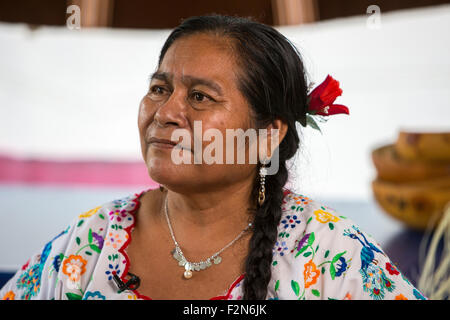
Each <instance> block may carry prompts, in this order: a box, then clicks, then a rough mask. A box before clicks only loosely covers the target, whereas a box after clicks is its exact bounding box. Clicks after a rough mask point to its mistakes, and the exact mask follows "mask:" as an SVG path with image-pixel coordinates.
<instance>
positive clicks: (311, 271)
mask: <svg viewBox="0 0 450 320" xmlns="http://www.w3.org/2000/svg"><path fill="white" fill-rule="evenodd" d="M304 267H305V270H304V271H303V278H304V279H305V288H309V287H310V286H311V285H313V284H315V283H316V282H317V278H319V275H320V270H319V269H317V267H316V264H315V263H314V262H313V261H312V260H309V261H308V262H307V263H306V264H305V266H304Z"/></svg>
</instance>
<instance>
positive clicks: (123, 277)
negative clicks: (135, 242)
mask: <svg viewBox="0 0 450 320" xmlns="http://www.w3.org/2000/svg"><path fill="white" fill-rule="evenodd" d="M151 190H154V189H153V188H150V189H147V190H144V191H141V192H140V193H136V194H135V196H134V198H132V199H131V201H132V202H133V203H134V206H133V209H132V210H131V211H128V213H129V214H130V215H131V216H132V218H133V221H132V223H131V225H130V226H128V227H127V228H125V231H126V232H127V235H128V237H127V240H126V241H125V242H124V243H123V245H122V246H121V247H120V248H119V252H120V254H122V256H123V257H124V258H125V269H124V272H123V273H122V275H121V276H120V279H121V280H122V281H123V282H126V281H127V280H126V278H127V276H128V270H129V268H130V264H131V262H130V259H129V257H128V254H127V252H126V249H127V247H128V245H129V244H130V242H131V233H132V232H133V229H134V227H135V222H136V214H137V211H138V210H139V207H140V205H141V201H140V198H141V196H142V195H144V194H145V193H146V192H148V191H151ZM244 276H245V274H241V275H240V276H239V277H238V278H237V279H236V280H234V281H233V283H232V284H231V285H230V287H229V288H228V290H227V292H226V294H225V295H219V296H215V297H212V298H210V299H209V300H228V299H230V297H231V292H232V291H233V289H234V288H235V287H236V286H238V285H239V284H240V283H241V282H243V279H244ZM131 291H132V292H133V293H134V294H135V295H136V296H137V298H138V299H143V300H152V298H151V297H148V296H146V295H143V294H141V293H140V292H139V290H138V289H133V290H131Z"/></svg>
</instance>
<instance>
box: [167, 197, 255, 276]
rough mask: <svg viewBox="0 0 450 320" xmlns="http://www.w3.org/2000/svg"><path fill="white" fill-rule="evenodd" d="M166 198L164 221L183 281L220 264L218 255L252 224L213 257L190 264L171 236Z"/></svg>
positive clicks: (247, 227) (240, 235)
mask: <svg viewBox="0 0 450 320" xmlns="http://www.w3.org/2000/svg"><path fill="white" fill-rule="evenodd" d="M167 198H168V197H167V196H166V199H165V203H164V212H165V215H166V220H167V225H168V226H169V230H170V235H171V236H172V240H173V243H174V244H175V249H173V250H172V251H171V253H172V256H173V258H174V259H175V260H177V261H178V265H179V266H180V267H184V270H185V271H184V274H183V276H184V278H185V279H190V278H192V275H193V273H192V271H193V270H195V271H202V270H205V269H207V268H209V267H211V266H212V265H213V264H219V263H221V262H222V258H221V257H220V254H221V253H222V252H223V251H224V250H225V249H227V248H228V247H230V246H231V245H232V244H233V243H235V242H236V241H237V240H239V238H241V237H242V236H243V235H244V233H245V232H246V231H247V230H248V229H249V228H250V227H251V226H252V223H251V222H250V223H249V224H248V225H247V226H246V227H245V228H244V230H242V231H241V233H239V234H238V236H237V237H236V238H234V239H233V241H231V242H230V243H228V244H227V245H226V246H225V247H223V248H222V249H220V250H219V251H217V252H216V253H214V254H213V255H211V256H210V257H209V258H207V259H205V260H201V261H198V262H190V261H188V260H187V259H186V257H185V256H184V254H183V251H182V250H181V248H180V246H179V245H178V242H177V240H176V239H175V235H174V234H173V230H172V225H171V223H170V219H169V208H168V200H167Z"/></svg>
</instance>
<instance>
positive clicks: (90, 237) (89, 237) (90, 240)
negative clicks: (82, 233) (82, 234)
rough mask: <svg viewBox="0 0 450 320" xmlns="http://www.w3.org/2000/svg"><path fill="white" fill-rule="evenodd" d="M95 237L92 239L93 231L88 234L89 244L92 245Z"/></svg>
mask: <svg viewBox="0 0 450 320" xmlns="http://www.w3.org/2000/svg"><path fill="white" fill-rule="evenodd" d="M92 240H93V237H92V229H89V234H88V242H89V243H92Z"/></svg>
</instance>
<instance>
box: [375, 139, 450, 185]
mask: <svg viewBox="0 0 450 320" xmlns="http://www.w3.org/2000/svg"><path fill="white" fill-rule="evenodd" d="M372 161H373V163H374V165H375V168H376V170H377V178H378V179H381V180H385V181H390V182H414V181H420V180H427V179H431V178H438V177H445V176H448V177H449V178H450V161H449V162H438V163H429V162H424V161H418V160H404V159H403V158H400V156H399V155H398V153H397V151H396V149H395V145H393V144H389V145H384V146H381V147H379V148H376V149H375V150H373V151H372Z"/></svg>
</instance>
